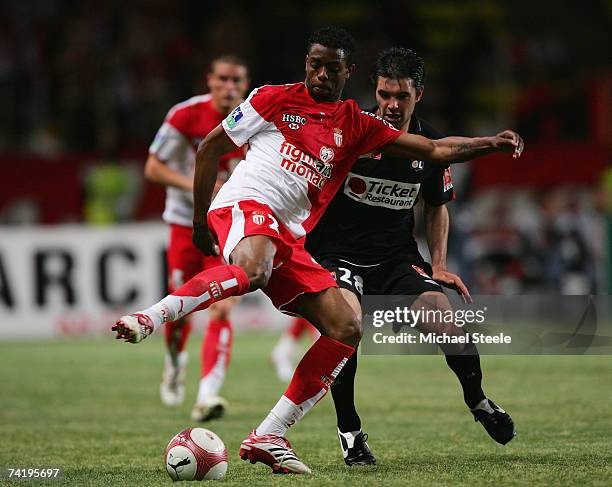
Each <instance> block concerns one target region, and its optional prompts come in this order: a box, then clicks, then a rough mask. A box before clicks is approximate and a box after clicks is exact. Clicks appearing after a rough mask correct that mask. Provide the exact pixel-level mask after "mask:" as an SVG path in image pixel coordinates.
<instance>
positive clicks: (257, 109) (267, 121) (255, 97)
mask: <svg viewBox="0 0 612 487" xmlns="http://www.w3.org/2000/svg"><path fill="white" fill-rule="evenodd" d="M277 88H278V87H276V86H262V87H261V88H255V89H254V90H253V91H252V92H251V94H250V95H249V96H248V98H247V99H246V100H244V101H243V102H242V103H241V104H240V105H238V106H237V107H236V108H235V109H234V110H233V111H232V113H230V114H229V115H228V116H227V118H226V119H225V120H223V122H222V125H223V129H224V130H225V133H226V134H227V135H228V137H229V138H230V139H231V140H232V142H233V143H234V144H235V145H237V146H238V147H240V146H242V145H244V144H246V143H247V142H248V141H249V139H250V138H251V137H253V136H254V135H255V134H257V133H258V132H261V131H263V130H264V129H266V128H267V127H269V126H270V125H271V124H272V119H273V118H274V116H275V115H276V114H277V113H278V111H279V110H280V109H281V108H280V106H281V101H282V98H281V97H280V96H279V95H280V92H279V91H278V89H277Z"/></svg>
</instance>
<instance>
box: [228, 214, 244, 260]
mask: <svg viewBox="0 0 612 487" xmlns="http://www.w3.org/2000/svg"><path fill="white" fill-rule="evenodd" d="M243 238H244V212H243V211H242V210H241V209H240V207H239V206H238V203H234V206H233V207H232V226H231V228H230V231H229V233H228V235H227V240H226V242H225V247H223V257H224V258H225V262H229V257H230V254H231V253H232V251H233V250H234V249H235V248H236V245H238V242H240V241H241V240H242V239H243Z"/></svg>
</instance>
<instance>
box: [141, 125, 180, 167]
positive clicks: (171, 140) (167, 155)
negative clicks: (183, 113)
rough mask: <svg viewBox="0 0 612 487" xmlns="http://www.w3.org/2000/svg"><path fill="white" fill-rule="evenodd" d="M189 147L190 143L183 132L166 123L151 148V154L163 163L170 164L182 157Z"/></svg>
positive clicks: (158, 132)
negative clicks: (169, 162)
mask: <svg viewBox="0 0 612 487" xmlns="http://www.w3.org/2000/svg"><path fill="white" fill-rule="evenodd" d="M188 145H189V141H188V140H187V138H186V137H185V136H184V135H183V134H182V133H181V132H179V131H178V130H177V129H176V128H175V127H174V126H173V125H170V124H169V123H168V122H164V123H163V124H162V126H161V127H160V128H159V130H158V131H157V134H155V138H154V139H153V142H152V143H151V145H150V146H149V154H153V155H154V156H156V157H157V158H158V159H159V160H160V161H162V162H168V161H171V160H173V159H177V158H180V157H182V154H184V151H185V149H186V147H187V146H188Z"/></svg>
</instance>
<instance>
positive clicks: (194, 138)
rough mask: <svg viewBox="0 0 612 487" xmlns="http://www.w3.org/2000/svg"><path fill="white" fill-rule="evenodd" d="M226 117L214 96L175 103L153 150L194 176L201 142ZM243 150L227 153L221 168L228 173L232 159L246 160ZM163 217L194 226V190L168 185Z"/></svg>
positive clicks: (166, 160)
mask: <svg viewBox="0 0 612 487" xmlns="http://www.w3.org/2000/svg"><path fill="white" fill-rule="evenodd" d="M222 120H223V115H222V114H221V113H219V111H217V109H216V108H215V107H214V105H213V103H212V97H211V95H209V94H208V95H200V96H194V97H192V98H189V99H188V100H186V101H184V102H181V103H178V104H176V105H174V106H173V107H172V108H171V109H170V111H169V112H168V115H166V118H165V120H164V123H163V124H162V126H161V127H160V128H159V130H158V131H157V134H156V135H155V139H154V140H153V142H152V143H151V146H150V147H149V153H150V154H153V155H155V156H156V157H157V158H158V159H159V160H161V161H162V162H164V163H166V164H167V165H168V167H170V168H172V169H174V170H176V171H178V172H180V173H182V174H184V175H186V176H191V177H192V176H193V172H194V170H195V154H196V150H197V148H198V145H199V144H200V142H201V141H202V140H203V139H204V137H206V136H207V135H208V133H209V132H210V131H211V130H212V129H214V128H215V127H216V126H217V125H219V124H220V123H221V121H222ZM243 157H244V153H243V151H242V149H236V151H234V152H232V153H231V154H226V155H224V156H222V157H221V160H220V161H219V171H220V172H221V171H224V172H227V171H228V170H229V168H228V161H229V160H230V159H232V158H237V159H242V158H243ZM162 218H163V219H164V221H165V222H167V223H174V224H177V225H186V226H191V224H192V221H193V194H192V193H191V191H184V190H182V189H178V188H173V187H167V188H166V207H165V209H164V213H163V215H162Z"/></svg>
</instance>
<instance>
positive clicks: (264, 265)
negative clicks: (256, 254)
mask: <svg viewBox="0 0 612 487" xmlns="http://www.w3.org/2000/svg"><path fill="white" fill-rule="evenodd" d="M233 263H234V264H235V265H237V266H240V267H242V269H243V270H244V272H246V275H247V277H248V278H249V282H250V283H251V285H250V287H249V290H250V291H255V290H257V289H264V288H265V287H266V286H267V285H268V281H269V280H270V276H271V275H272V261H270V262H267V261H264V262H258V261H255V260H253V259H249V258H248V257H247V258H244V257H242V256H240V255H238V256H236V258H234V259H233Z"/></svg>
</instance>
